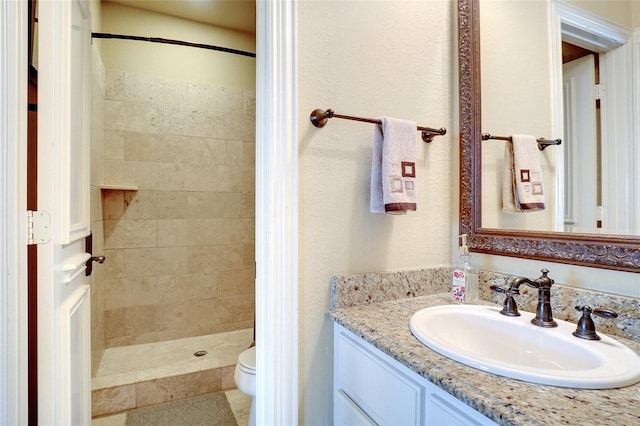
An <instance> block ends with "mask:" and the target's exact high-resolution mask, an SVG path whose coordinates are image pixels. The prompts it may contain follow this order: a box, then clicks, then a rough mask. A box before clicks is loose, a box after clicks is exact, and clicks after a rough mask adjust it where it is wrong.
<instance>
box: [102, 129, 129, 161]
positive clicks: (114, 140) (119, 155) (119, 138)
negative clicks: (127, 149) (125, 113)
mask: <svg viewBox="0 0 640 426" xmlns="http://www.w3.org/2000/svg"><path fill="white" fill-rule="evenodd" d="M104 158H106V159H108V160H124V130H114V129H105V130H104Z"/></svg>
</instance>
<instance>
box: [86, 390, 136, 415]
mask: <svg viewBox="0 0 640 426" xmlns="http://www.w3.org/2000/svg"><path fill="white" fill-rule="evenodd" d="M135 407H136V388H135V385H124V386H116V387H113V388H106V389H97V390H94V391H92V392H91V415H92V416H93V417H95V416H101V415H103V414H108V413H117V412H119V411H125V410H130V409H132V408H135Z"/></svg>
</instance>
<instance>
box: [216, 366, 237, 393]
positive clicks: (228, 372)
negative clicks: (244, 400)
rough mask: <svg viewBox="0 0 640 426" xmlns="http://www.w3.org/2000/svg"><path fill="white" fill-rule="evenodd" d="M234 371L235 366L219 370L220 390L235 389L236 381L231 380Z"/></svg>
mask: <svg viewBox="0 0 640 426" xmlns="http://www.w3.org/2000/svg"><path fill="white" fill-rule="evenodd" d="M235 371H236V366H235V365H231V366H228V367H221V368H220V388H221V389H222V390H227V389H235V388H236V381H235V379H234V378H233V375H234V374H235Z"/></svg>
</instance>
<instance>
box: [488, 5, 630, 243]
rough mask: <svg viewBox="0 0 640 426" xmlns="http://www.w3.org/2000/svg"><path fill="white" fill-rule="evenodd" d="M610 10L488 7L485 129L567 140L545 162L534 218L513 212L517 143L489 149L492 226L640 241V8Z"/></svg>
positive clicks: (492, 145)
mask: <svg viewBox="0 0 640 426" xmlns="http://www.w3.org/2000/svg"><path fill="white" fill-rule="evenodd" d="M606 3H607V4H606V7H603V2H600V1H584V0H576V1H571V4H568V3H567V2H563V1H555V0H554V1H551V2H548V1H518V2H513V1H508V0H491V1H487V0H481V1H480V8H479V17H480V32H481V34H482V35H481V37H480V51H481V53H482V58H481V70H482V72H481V76H482V77H481V87H482V131H483V132H489V133H493V134H507V135H511V134H531V135H534V136H536V137H545V138H553V139H555V138H562V139H563V144H562V145H561V146H560V147H552V148H549V149H546V150H544V151H540V153H539V154H538V156H537V157H538V158H537V160H538V161H539V162H540V166H541V169H542V171H543V173H542V181H543V185H544V203H545V209H544V210H543V211H537V212H528V213H505V212H503V208H502V207H503V202H502V196H503V194H502V190H503V187H504V185H505V183H504V178H503V176H504V175H505V173H504V170H503V169H504V167H505V162H504V155H505V153H504V152H505V150H506V144H508V143H510V142H504V141H486V142H484V143H483V144H482V158H481V163H482V167H481V170H482V187H481V188H482V227H483V228H496V229H520V230H536V231H568V232H581V233H607V234H623V235H638V234H640V232H639V229H638V228H640V223H636V216H637V215H638V213H637V212H640V209H637V208H636V207H637V206H636V204H637V203H638V202H640V200H639V197H638V195H637V192H636V191H637V188H635V187H634V186H635V185H634V184H635V182H636V181H640V178H639V171H638V170H637V168H636V167H635V164H636V162H637V160H634V155H637V154H636V153H635V152H634V142H633V141H634V133H635V134H637V133H638V132H639V131H638V122H637V119H636V123H634V118H633V114H632V111H633V108H634V103H635V104H636V105H637V104H638V99H637V98H638V96H637V94H636V95H635V99H634V96H633V94H634V91H633V87H634V86H633V81H634V78H635V79H636V80H637V77H634V76H633V72H634V70H633V67H632V48H631V45H632V44H633V43H632V41H630V40H631V38H632V34H633V33H632V31H631V29H632V28H640V5H639V2H637V1H608V2H606ZM634 16H635V17H636V20H635V21H634V20H633V17H634ZM635 72H636V74H637V73H638V72H639V71H638V70H635ZM596 84H598V85H596ZM598 88H599V89H600V90H599V92H600V94H599V99H596V98H595V97H594V93H597V92H596V90H598ZM634 129H635V130H634ZM636 137H637V136H636Z"/></svg>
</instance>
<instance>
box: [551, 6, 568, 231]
mask: <svg viewBox="0 0 640 426" xmlns="http://www.w3.org/2000/svg"><path fill="white" fill-rule="evenodd" d="M557 5H558V3H556V2H552V3H550V8H549V22H550V25H549V29H550V32H551V34H550V35H549V42H550V43H551V49H550V50H551V52H550V53H551V60H550V61H549V64H550V66H551V79H552V80H551V89H552V91H553V92H552V94H551V120H552V121H551V134H552V135H564V131H565V129H564V108H563V107H562V104H563V102H564V101H563V99H564V90H563V82H562V33H561V30H560V28H561V21H560V19H561V18H560V13H559V11H558V10H557V8H556V6H557ZM564 151H565V150H564V149H554V150H553V153H552V154H551V155H554V164H555V168H556V172H555V182H554V185H555V188H556V191H555V199H554V206H555V211H554V219H553V222H554V231H564V220H565V217H564V216H565V207H564V200H565V191H564V188H565V172H566V171H565V167H564Z"/></svg>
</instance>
